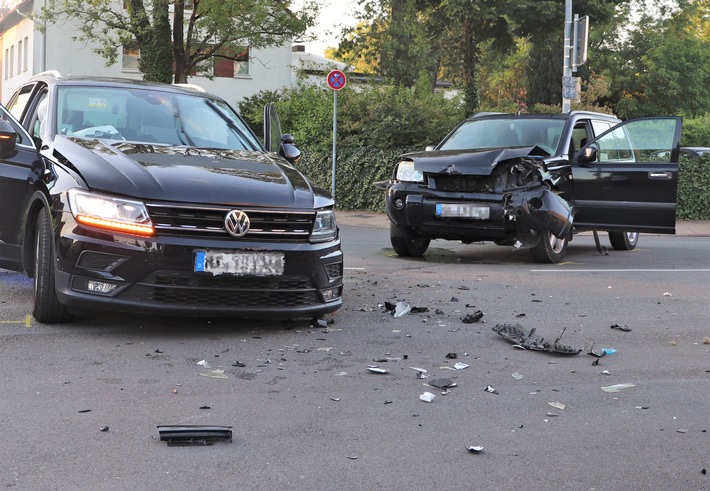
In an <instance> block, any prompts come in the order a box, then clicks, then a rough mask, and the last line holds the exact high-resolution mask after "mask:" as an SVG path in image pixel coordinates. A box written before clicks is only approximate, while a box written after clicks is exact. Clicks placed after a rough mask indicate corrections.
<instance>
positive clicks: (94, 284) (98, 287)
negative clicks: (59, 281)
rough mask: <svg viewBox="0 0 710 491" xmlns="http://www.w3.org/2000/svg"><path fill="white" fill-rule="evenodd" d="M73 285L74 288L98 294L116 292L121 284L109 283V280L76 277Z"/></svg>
mask: <svg viewBox="0 0 710 491" xmlns="http://www.w3.org/2000/svg"><path fill="white" fill-rule="evenodd" d="M72 286H73V288H74V290H77V291H82V292H86V293H95V294H97V295H111V294H113V293H115V292H116V290H117V289H118V288H119V287H120V286H121V285H120V284H118V283H109V282H107V281H98V280H89V279H86V278H74V282H73V284H72Z"/></svg>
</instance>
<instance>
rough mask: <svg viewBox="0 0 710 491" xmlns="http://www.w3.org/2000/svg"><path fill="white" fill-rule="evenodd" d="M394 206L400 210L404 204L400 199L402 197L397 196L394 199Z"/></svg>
mask: <svg viewBox="0 0 710 491" xmlns="http://www.w3.org/2000/svg"><path fill="white" fill-rule="evenodd" d="M393 204H394V207H395V208H397V209H398V210H401V209H402V207H403V206H404V201H402V198H397V199H395V200H394V203H393Z"/></svg>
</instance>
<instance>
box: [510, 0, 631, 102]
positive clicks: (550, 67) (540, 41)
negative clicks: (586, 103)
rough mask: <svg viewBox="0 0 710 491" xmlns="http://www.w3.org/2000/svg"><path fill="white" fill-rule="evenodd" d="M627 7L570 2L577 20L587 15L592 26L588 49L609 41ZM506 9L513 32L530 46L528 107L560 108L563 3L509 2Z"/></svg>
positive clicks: (614, 2) (616, 0) (618, 1)
mask: <svg viewBox="0 0 710 491" xmlns="http://www.w3.org/2000/svg"><path fill="white" fill-rule="evenodd" d="M628 3H629V0H574V3H573V8H574V12H575V13H578V14H579V15H580V16H584V15H589V16H590V19H591V22H592V23H593V24H592V26H593V27H592V29H590V37H591V38H592V41H591V42H590V48H593V47H594V45H595V42H602V41H603V40H604V39H607V38H608V37H610V32H612V33H613V31H614V30H615V28H616V26H617V25H619V24H621V23H622V22H624V20H625V19H626V18H627V17H626V15H624V9H623V7H624V6H625V5H626V4H628ZM507 8H508V13H509V15H510V18H511V19H512V20H513V21H514V23H515V29H514V32H515V33H516V34H517V35H519V36H522V37H526V38H527V39H528V41H529V42H530V44H531V48H530V59H529V63H528V69H527V81H528V86H527V98H528V104H529V105H531V106H532V105H534V104H554V105H559V104H561V102H562V65H563V56H562V55H563V38H564V22H565V2H564V1H559V0H528V1H518V2H510V3H509V4H508V7H507ZM612 35H613V34H612ZM590 51H591V49H590ZM593 56H594V55H593V54H590V63H593V61H592V58H593Z"/></svg>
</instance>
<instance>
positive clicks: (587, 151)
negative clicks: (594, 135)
mask: <svg viewBox="0 0 710 491" xmlns="http://www.w3.org/2000/svg"><path fill="white" fill-rule="evenodd" d="M579 161H580V163H582V164H591V163H592V162H596V161H597V147H596V146H595V144H592V145H590V146H588V147H584V148H582V150H581V151H580V152H579Z"/></svg>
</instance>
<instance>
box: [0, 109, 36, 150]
mask: <svg viewBox="0 0 710 491" xmlns="http://www.w3.org/2000/svg"><path fill="white" fill-rule="evenodd" d="M0 119H3V120H5V121H7V122H8V123H10V126H12V129H13V130H15V132H16V133H17V136H16V137H15V138H16V139H15V142H16V143H17V145H32V143H31V142H30V141H29V138H27V132H26V131H24V129H23V128H22V127H21V126H20V125H19V124H17V121H15V119H14V118H12V117H11V116H10V114H9V112H7V111H6V110H5V108H4V107H2V106H0Z"/></svg>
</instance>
